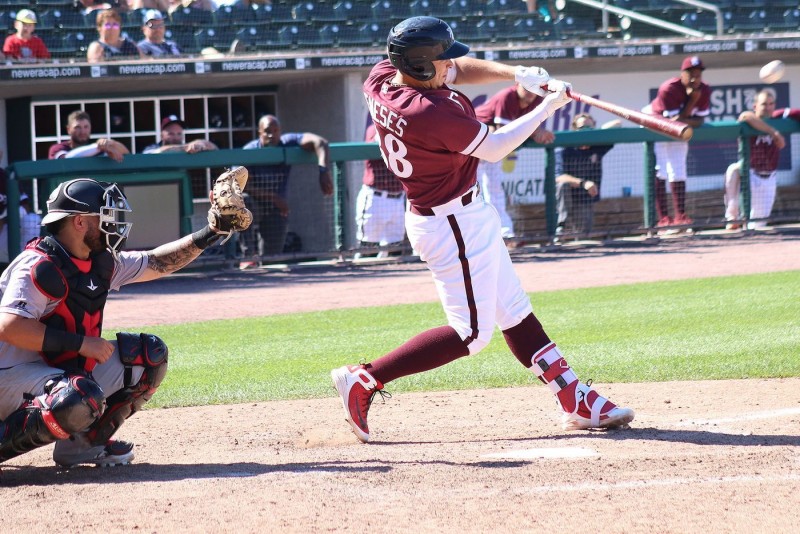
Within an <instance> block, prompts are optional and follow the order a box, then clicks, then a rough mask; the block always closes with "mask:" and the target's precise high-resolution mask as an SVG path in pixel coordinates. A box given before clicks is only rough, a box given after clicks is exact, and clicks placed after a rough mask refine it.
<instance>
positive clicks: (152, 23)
mask: <svg viewBox="0 0 800 534" xmlns="http://www.w3.org/2000/svg"><path fill="white" fill-rule="evenodd" d="M145 26H147V27H148V28H163V27H164V23H163V22H156V21H153V20H151V21H150V22H148V23H147V24H145Z"/></svg>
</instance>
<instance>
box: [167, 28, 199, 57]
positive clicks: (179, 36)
mask: <svg viewBox="0 0 800 534" xmlns="http://www.w3.org/2000/svg"><path fill="white" fill-rule="evenodd" d="M164 37H166V38H167V39H168V40H170V41H175V43H177V45H178V47H179V48H180V49H181V52H182V53H184V54H195V53H197V52H198V48H197V41H196V40H195V38H194V28H192V27H186V26H175V27H167V31H166V32H164Z"/></svg>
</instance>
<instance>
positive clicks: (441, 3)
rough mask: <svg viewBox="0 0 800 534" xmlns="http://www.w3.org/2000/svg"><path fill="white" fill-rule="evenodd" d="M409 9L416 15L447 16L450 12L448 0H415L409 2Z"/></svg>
mask: <svg viewBox="0 0 800 534" xmlns="http://www.w3.org/2000/svg"><path fill="white" fill-rule="evenodd" d="M408 9H409V10H410V11H411V15H412V16H414V17H421V16H429V17H446V16H447V15H448V14H449V12H448V11H447V0H414V1H413V2H409V4H408Z"/></svg>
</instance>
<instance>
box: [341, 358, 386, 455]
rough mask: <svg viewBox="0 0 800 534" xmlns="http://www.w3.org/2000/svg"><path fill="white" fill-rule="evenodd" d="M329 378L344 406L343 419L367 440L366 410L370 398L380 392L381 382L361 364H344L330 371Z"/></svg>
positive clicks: (370, 402) (362, 439) (360, 436)
mask: <svg viewBox="0 0 800 534" xmlns="http://www.w3.org/2000/svg"><path fill="white" fill-rule="evenodd" d="M331 379H332V380H333V385H334V387H335V388H336V391H338V392H339V397H341V399H342V406H343V407H344V413H345V421H347V422H348V423H350V426H351V427H353V433H354V434H355V435H356V437H357V438H358V439H359V440H361V441H362V442H364V443H366V442H368V441H369V427H368V426H367V412H368V411H369V407H370V405H371V404H372V398H373V397H374V396H375V394H376V393H378V392H380V393H381V395H383V394H384V393H383V392H381V390H382V389H383V384H381V383H380V382H378V381H377V380H376V379H375V377H374V376H372V375H371V374H369V372H368V371H367V370H366V368H365V367H364V366H363V365H345V366H344V367H339V368H338V369H334V370H333V371H331Z"/></svg>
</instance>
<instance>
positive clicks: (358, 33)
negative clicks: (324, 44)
mask: <svg viewBox="0 0 800 534" xmlns="http://www.w3.org/2000/svg"><path fill="white" fill-rule="evenodd" d="M363 26H364V25H363V24H346V25H341V24H339V25H337V28H336V31H335V32H334V31H333V29H329V30H328V32H329V33H335V39H334V41H335V43H337V44H338V45H339V46H341V47H348V46H350V47H365V46H367V47H371V46H373V44H374V36H373V35H372V34H368V33H366V32H363V31H362V28H363Z"/></svg>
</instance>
